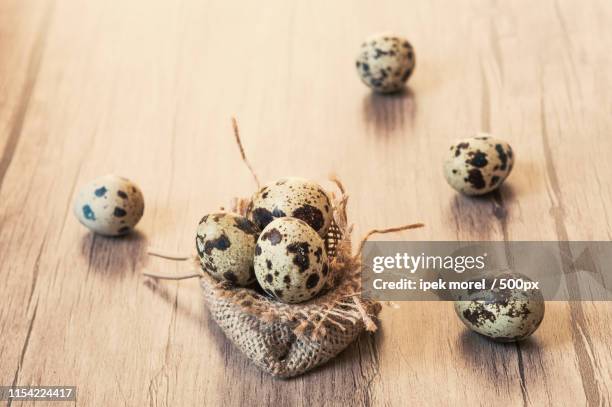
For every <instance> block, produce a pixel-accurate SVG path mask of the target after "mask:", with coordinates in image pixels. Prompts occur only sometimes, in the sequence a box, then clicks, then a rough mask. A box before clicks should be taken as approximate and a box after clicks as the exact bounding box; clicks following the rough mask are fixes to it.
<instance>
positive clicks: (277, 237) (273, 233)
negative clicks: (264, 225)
mask: <svg viewBox="0 0 612 407" xmlns="http://www.w3.org/2000/svg"><path fill="white" fill-rule="evenodd" d="M261 239H262V240H268V241H269V242H270V244H271V245H272V246H275V245H277V244H279V243H280V242H281V241H282V240H283V235H282V234H281V232H279V231H278V229H276V228H272V229H269V230H268V231H267V232H265V233H262V234H261Z"/></svg>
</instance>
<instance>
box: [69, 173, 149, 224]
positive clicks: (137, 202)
mask: <svg viewBox="0 0 612 407" xmlns="http://www.w3.org/2000/svg"><path fill="white" fill-rule="evenodd" d="M73 210H74V215H75V216H76V218H77V219H78V220H79V222H81V223H82V224H83V225H85V226H87V227H88V228H89V229H91V230H92V231H94V232H96V233H98V234H101V235H106V236H120V235H124V234H126V233H128V232H129V231H130V230H132V229H133V228H134V226H136V224H137V223H138V221H139V220H140V218H142V214H143V213H144V197H143V196H142V192H141V191H140V188H138V187H137V186H136V184H134V183H133V182H132V181H130V180H128V179H126V178H123V177H119V176H117V175H112V174H110V175H105V176H103V177H100V178H97V179H95V180H93V181H91V182H89V183H88V184H86V185H84V186H83V187H82V188H81V190H80V191H79V193H78V194H77V196H76V198H75V200H74V206H73Z"/></svg>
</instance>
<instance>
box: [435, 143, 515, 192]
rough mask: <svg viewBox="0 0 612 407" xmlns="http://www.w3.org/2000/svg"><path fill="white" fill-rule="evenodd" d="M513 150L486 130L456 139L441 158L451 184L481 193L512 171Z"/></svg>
mask: <svg viewBox="0 0 612 407" xmlns="http://www.w3.org/2000/svg"><path fill="white" fill-rule="evenodd" d="M513 165H514V153H513V152H512V147H510V145H509V144H508V143H506V142H505V141H502V140H499V139H496V138H493V137H491V136H489V135H487V134H480V135H479V136H477V137H472V138H468V139H465V140H460V141H457V142H456V143H455V144H453V145H452V146H451V147H450V151H449V157H448V158H447V159H446V161H445V162H444V176H445V177H446V181H447V182H448V183H449V184H450V186H451V187H453V188H454V189H456V190H457V191H459V192H461V193H463V194H466V195H483V194H486V193H488V192H491V191H493V190H495V189H496V188H498V187H499V186H500V185H501V184H502V183H503V182H504V180H505V179H506V178H507V177H508V175H509V174H510V171H512V166H513Z"/></svg>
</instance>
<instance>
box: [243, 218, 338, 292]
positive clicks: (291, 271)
mask: <svg viewBox="0 0 612 407" xmlns="http://www.w3.org/2000/svg"><path fill="white" fill-rule="evenodd" d="M255 275H256V276H257V281H258V282H259V285H260V286H261V287H262V288H263V289H264V291H266V292H267V293H268V294H269V295H271V296H273V297H275V298H276V299H278V300H280V301H283V302H288V303H298V302H302V301H307V300H309V299H311V298H313V297H314V296H316V295H317V294H318V293H319V292H320V291H321V289H322V288H323V287H324V286H325V283H326V282H327V279H328V276H329V266H328V264H327V253H326V252H325V246H324V243H323V239H321V237H320V236H319V235H318V234H317V233H316V232H315V231H314V230H313V229H312V228H311V227H310V226H309V225H307V224H306V223H305V222H304V221H302V220H299V219H296V218H289V217H285V218H278V219H275V220H273V221H272V222H270V224H268V226H266V228H265V229H264V230H263V231H262V232H261V235H260V236H259V239H258V240H257V246H256V247H255Z"/></svg>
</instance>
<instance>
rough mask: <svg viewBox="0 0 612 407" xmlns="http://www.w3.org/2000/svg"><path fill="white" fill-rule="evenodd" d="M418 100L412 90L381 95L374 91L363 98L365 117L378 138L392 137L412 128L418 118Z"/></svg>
mask: <svg viewBox="0 0 612 407" xmlns="http://www.w3.org/2000/svg"><path fill="white" fill-rule="evenodd" d="M416 110H417V105H416V99H415V94H414V92H413V91H412V89H411V88H410V87H408V86H405V87H403V88H402V89H401V90H400V91H399V92H396V93H388V94H381V93H376V92H374V91H372V92H370V93H368V94H367V95H365V96H364V98H363V117H364V119H365V122H366V125H368V126H372V127H373V128H374V130H375V133H376V136H378V137H385V138H387V137H390V136H391V135H392V133H394V132H395V131H396V130H398V129H402V128H406V127H408V128H412V127H413V125H414V119H415V116H416Z"/></svg>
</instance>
